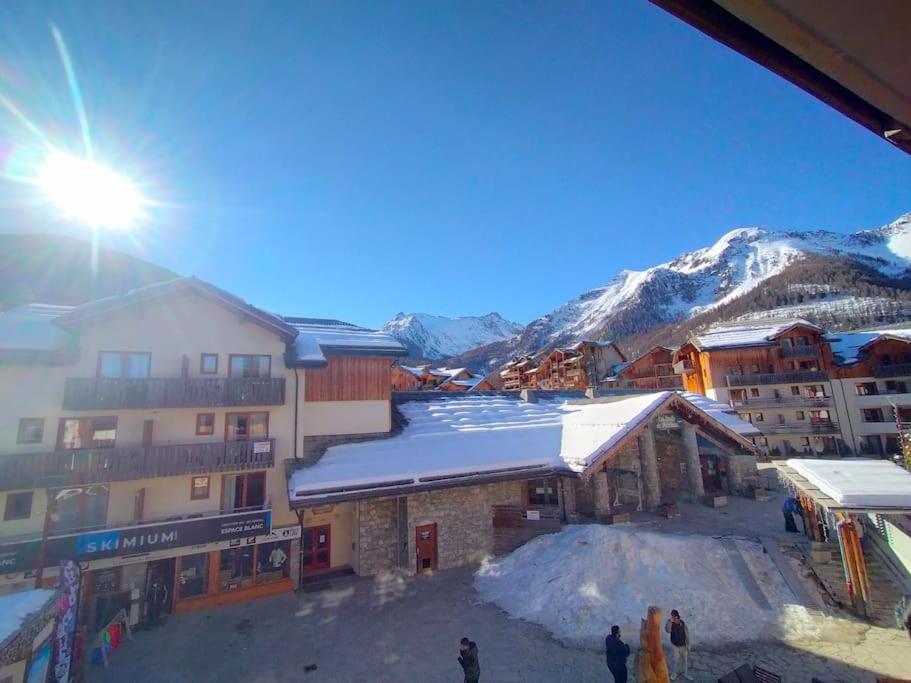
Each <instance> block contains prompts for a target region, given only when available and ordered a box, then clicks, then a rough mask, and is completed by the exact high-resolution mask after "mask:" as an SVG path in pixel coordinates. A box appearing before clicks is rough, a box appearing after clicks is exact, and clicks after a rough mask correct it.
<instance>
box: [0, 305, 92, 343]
mask: <svg viewBox="0 0 911 683" xmlns="http://www.w3.org/2000/svg"><path fill="white" fill-rule="evenodd" d="M71 310H73V307H72V306H54V305H51V304H27V305H25V306H17V307H16V308H11V309H9V310H8V311H3V312H2V313H0V353H4V354H13V353H21V352H45V353H47V352H50V353H54V352H65V351H69V350H71V349H73V348H75V344H76V338H75V337H74V336H73V335H72V334H70V333H69V332H67V331H66V330H64V329H62V328H61V327H60V326H58V325H57V324H56V321H57V320H58V319H59V318H60V316H62V315H65V314H66V313H69V312H70V311H71Z"/></svg>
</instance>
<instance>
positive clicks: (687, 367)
mask: <svg viewBox="0 0 911 683" xmlns="http://www.w3.org/2000/svg"><path fill="white" fill-rule="evenodd" d="M674 372H675V373H677V374H678V375H688V374H689V373H691V372H696V368H694V367H693V362H692V361H691V360H690V359H689V358H683V359H682V360H678V361H677V362H676V363H674Z"/></svg>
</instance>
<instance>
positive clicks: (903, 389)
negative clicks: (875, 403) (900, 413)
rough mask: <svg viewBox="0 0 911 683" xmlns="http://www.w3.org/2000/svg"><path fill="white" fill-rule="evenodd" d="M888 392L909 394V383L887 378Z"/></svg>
mask: <svg viewBox="0 0 911 683" xmlns="http://www.w3.org/2000/svg"><path fill="white" fill-rule="evenodd" d="M886 393H887V394H907V393H908V384H907V383H906V382H903V381H901V380H892V379H890V380H886Z"/></svg>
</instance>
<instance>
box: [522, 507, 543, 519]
mask: <svg viewBox="0 0 911 683" xmlns="http://www.w3.org/2000/svg"><path fill="white" fill-rule="evenodd" d="M525 519H530V520H532V521H535V520H540V519H541V511H540V510H526V511H525Z"/></svg>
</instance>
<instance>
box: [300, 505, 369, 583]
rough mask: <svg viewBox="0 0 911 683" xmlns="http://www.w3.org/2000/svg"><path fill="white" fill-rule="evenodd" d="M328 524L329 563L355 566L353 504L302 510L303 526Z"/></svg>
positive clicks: (333, 566)
mask: <svg viewBox="0 0 911 683" xmlns="http://www.w3.org/2000/svg"><path fill="white" fill-rule="evenodd" d="M321 524H329V525H330V532H329V533H330V534H331V536H330V548H329V564H330V566H331V567H332V568H335V567H345V566H350V567H354V566H355V549H356V544H357V529H356V525H355V504H354V503H341V504H339V505H328V506H325V507H322V508H315V509H309V510H305V511H304V526H305V527H308V526H318V525H321Z"/></svg>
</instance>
